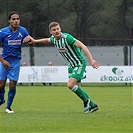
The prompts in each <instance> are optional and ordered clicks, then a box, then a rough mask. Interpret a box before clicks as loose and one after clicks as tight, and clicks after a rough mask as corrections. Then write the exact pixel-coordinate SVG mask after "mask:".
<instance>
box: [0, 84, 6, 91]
mask: <svg viewBox="0 0 133 133" xmlns="http://www.w3.org/2000/svg"><path fill="white" fill-rule="evenodd" d="M3 88H5V83H4V82H0V90H2V89H3Z"/></svg>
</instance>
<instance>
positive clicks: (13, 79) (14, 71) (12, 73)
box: [6, 59, 20, 113]
mask: <svg viewBox="0 0 133 133" xmlns="http://www.w3.org/2000/svg"><path fill="white" fill-rule="evenodd" d="M10 66H11V69H10V70H9V71H8V75H7V77H8V79H9V80H10V84H9V91H8V99H7V105H6V112H7V113H14V111H13V110H12V109H11V106H12V103H13V100H14V97H15V95H16V84H17V81H18V77H19V72H20V60H19V59H16V60H12V61H10Z"/></svg>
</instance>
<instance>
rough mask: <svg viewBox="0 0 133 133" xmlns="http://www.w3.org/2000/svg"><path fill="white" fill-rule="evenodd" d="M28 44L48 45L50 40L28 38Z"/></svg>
mask: <svg viewBox="0 0 133 133" xmlns="http://www.w3.org/2000/svg"><path fill="white" fill-rule="evenodd" d="M28 40H29V41H28V44H37V43H39V44H48V43H50V38H42V39H34V38H33V37H31V36H28Z"/></svg>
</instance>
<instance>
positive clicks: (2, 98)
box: [0, 88, 5, 103]
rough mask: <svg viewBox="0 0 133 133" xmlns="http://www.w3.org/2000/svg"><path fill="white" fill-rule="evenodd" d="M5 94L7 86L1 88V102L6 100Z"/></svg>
mask: <svg viewBox="0 0 133 133" xmlns="http://www.w3.org/2000/svg"><path fill="white" fill-rule="evenodd" d="M4 95H5V88H4V89H2V90H0V102H1V103H3V102H4V101H5V99H4Z"/></svg>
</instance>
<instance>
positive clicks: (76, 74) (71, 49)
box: [29, 22, 99, 113]
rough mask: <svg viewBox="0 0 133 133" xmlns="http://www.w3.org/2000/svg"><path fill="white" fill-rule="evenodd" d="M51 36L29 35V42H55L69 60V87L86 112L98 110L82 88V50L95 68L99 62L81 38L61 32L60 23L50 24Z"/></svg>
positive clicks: (83, 68) (83, 60)
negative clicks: (40, 37)
mask: <svg viewBox="0 0 133 133" xmlns="http://www.w3.org/2000/svg"><path fill="white" fill-rule="evenodd" d="M49 32H50V34H51V35H52V36H51V37H50V38H44V39H37V40H35V39H33V38H32V37H29V39H30V42H29V44H33V43H44V44H47V43H53V44H54V46H55V47H56V48H57V49H58V50H59V53H60V54H61V55H62V56H63V58H64V59H65V60H66V61H67V62H68V65H69V68H68V73H69V81H68V83H67V86H68V88H69V89H70V90H71V91H73V92H74V93H75V94H76V95H77V96H78V97H79V98H80V99H81V100H82V101H83V104H84V112H85V113H87V112H94V111H96V110H98V106H97V105H96V104H95V103H94V102H93V101H92V100H91V99H90V98H89V96H88V94H87V93H86V92H85V91H84V90H83V89H82V88H81V80H82V79H83V78H84V73H85V69H86V60H85V57H84V55H83V54H82V52H81V50H82V51H83V52H84V54H85V55H86V56H87V58H88V60H89V62H90V64H91V66H92V67H93V68H98V67H99V62H97V61H95V60H94V59H93V58H92V55H91V53H90V52H89V50H88V48H87V47H86V46H85V45H84V44H83V43H82V42H81V41H79V40H77V39H75V38H74V37H73V36H72V35H70V34H68V33H63V32H61V27H60V25H59V23H57V22H52V23H50V25H49Z"/></svg>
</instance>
